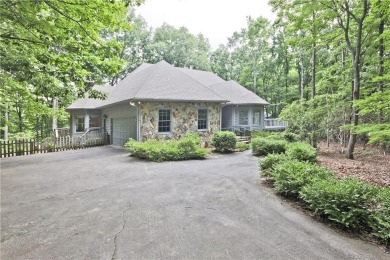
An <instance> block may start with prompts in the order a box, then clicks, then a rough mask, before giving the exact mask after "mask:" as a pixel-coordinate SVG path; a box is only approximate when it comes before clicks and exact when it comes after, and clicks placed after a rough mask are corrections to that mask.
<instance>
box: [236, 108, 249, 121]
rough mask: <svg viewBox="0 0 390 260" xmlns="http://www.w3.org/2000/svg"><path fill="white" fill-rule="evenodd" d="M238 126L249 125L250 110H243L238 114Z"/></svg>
mask: <svg viewBox="0 0 390 260" xmlns="http://www.w3.org/2000/svg"><path fill="white" fill-rule="evenodd" d="M238 124H239V125H248V109H241V110H240V111H239V112H238Z"/></svg>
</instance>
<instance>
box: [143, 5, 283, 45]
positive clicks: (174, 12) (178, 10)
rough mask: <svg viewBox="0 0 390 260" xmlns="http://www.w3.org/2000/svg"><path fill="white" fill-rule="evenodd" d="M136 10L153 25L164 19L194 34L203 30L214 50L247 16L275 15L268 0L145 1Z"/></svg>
mask: <svg viewBox="0 0 390 260" xmlns="http://www.w3.org/2000/svg"><path fill="white" fill-rule="evenodd" d="M136 10H137V11H136V13H137V14H140V15H141V16H142V17H144V18H145V20H146V22H147V23H148V25H149V26H152V27H153V28H156V27H158V26H160V25H162V24H163V23H164V22H166V23H168V24H170V25H173V26H174V27H176V28H179V27H181V26H185V27H187V29H188V30H189V31H190V32H191V33H192V34H195V35H197V34H198V33H203V35H204V36H205V37H207V38H208V39H209V41H210V44H211V47H212V48H213V49H216V48H217V47H218V46H219V44H225V43H227V38H228V37H230V36H231V35H232V34H233V32H235V31H239V30H240V29H241V28H244V27H246V17H247V16H252V18H257V17H259V16H263V17H265V18H268V19H272V20H273V19H274V18H275V17H276V15H275V14H273V13H272V11H271V8H270V7H269V6H268V0H145V3H144V4H143V5H141V6H140V7H138V8H136Z"/></svg>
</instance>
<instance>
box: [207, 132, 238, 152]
mask: <svg viewBox="0 0 390 260" xmlns="http://www.w3.org/2000/svg"><path fill="white" fill-rule="evenodd" d="M236 143H237V140H236V135H235V134H234V133H233V132H229V131H220V132H216V133H215V134H214V135H213V137H212V138H211V145H213V146H214V147H215V149H216V150H217V152H220V153H226V152H233V151H234V148H235V147H236Z"/></svg>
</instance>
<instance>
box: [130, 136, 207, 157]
mask: <svg viewBox="0 0 390 260" xmlns="http://www.w3.org/2000/svg"><path fill="white" fill-rule="evenodd" d="M125 147H126V148H127V149H129V150H130V155H131V156H134V157H138V158H140V159H148V160H151V161H156V162H162V161H178V160H189V159H204V158H205V157H206V155H207V154H208V153H209V152H210V151H209V150H208V149H205V148H201V147H200V137H199V136H197V135H188V136H186V137H184V138H182V139H180V140H147V141H145V142H137V141H135V140H134V139H131V138H130V139H129V141H128V142H127V143H126V144H125Z"/></svg>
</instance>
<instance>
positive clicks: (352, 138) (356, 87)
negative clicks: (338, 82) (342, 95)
mask: <svg viewBox="0 0 390 260" xmlns="http://www.w3.org/2000/svg"><path fill="white" fill-rule="evenodd" d="M353 60H354V61H353V92H352V98H353V101H356V100H358V99H359V92H360V66H359V64H360V51H359V56H358V54H356V55H355V58H354V59H353ZM358 124H359V110H358V109H357V108H355V107H354V106H352V126H353V127H355V126H357V125H358ZM356 137H357V135H356V133H355V131H354V129H353V128H352V129H351V131H350V134H349V141H348V149H347V158H348V159H353V158H354V156H353V151H354V149H355V144H356Z"/></svg>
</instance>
